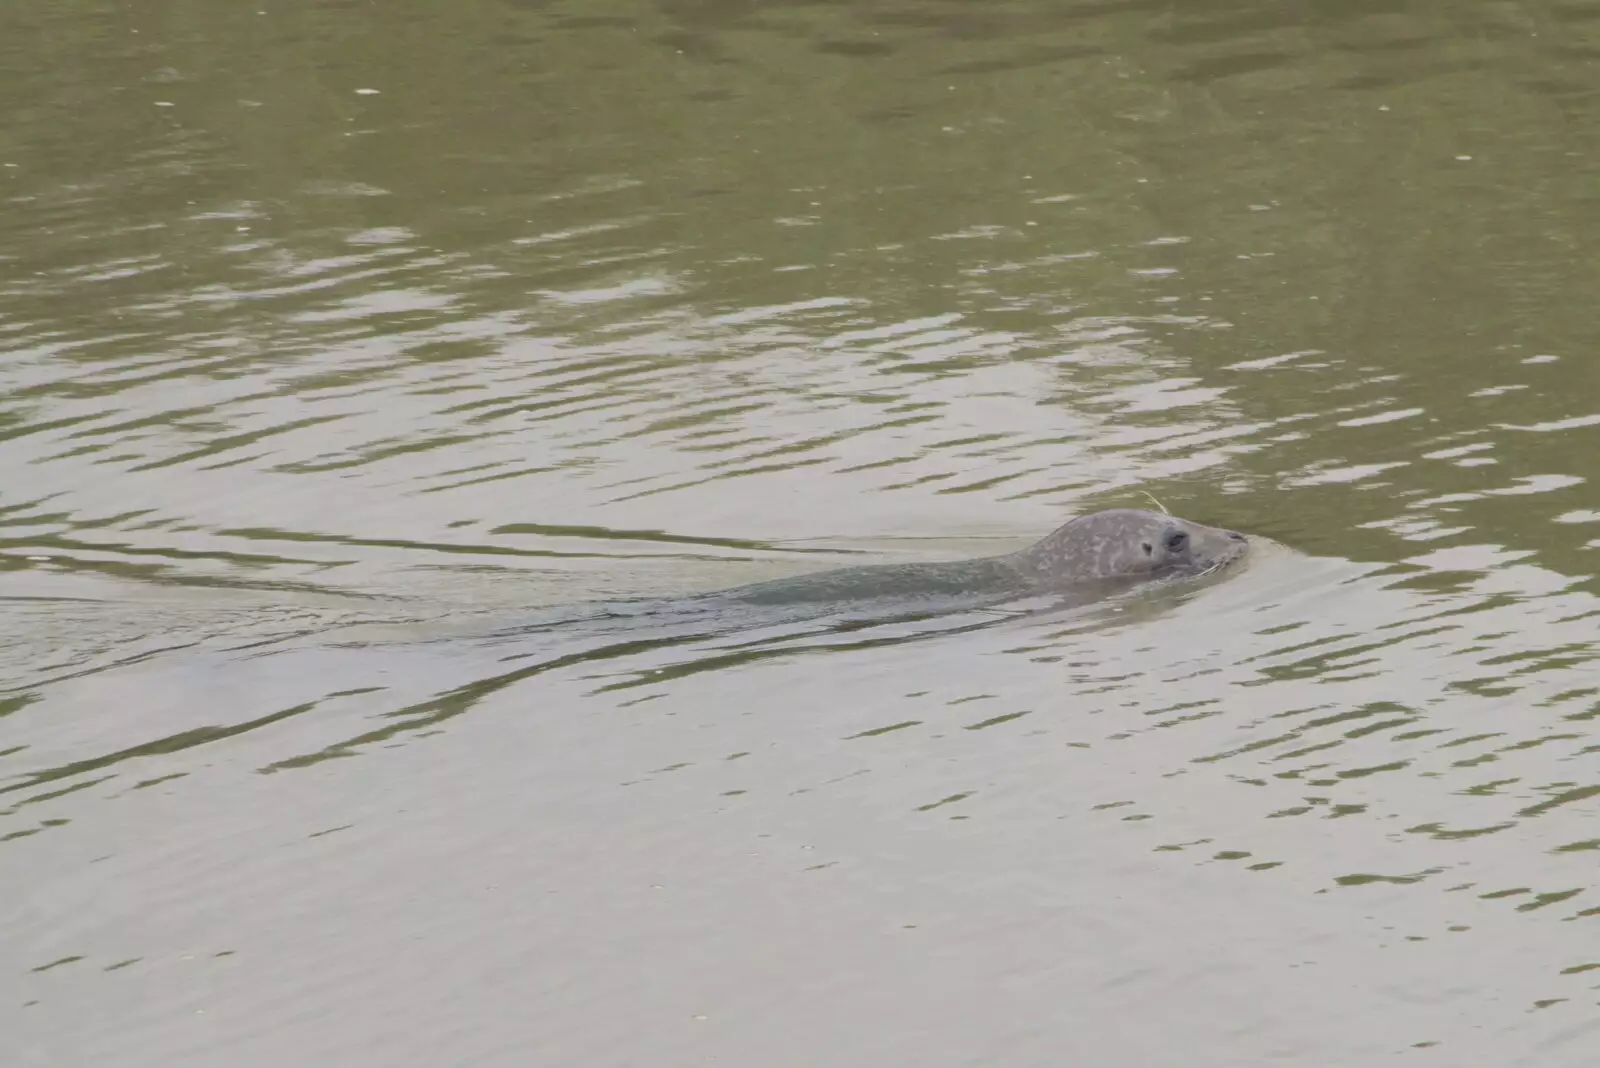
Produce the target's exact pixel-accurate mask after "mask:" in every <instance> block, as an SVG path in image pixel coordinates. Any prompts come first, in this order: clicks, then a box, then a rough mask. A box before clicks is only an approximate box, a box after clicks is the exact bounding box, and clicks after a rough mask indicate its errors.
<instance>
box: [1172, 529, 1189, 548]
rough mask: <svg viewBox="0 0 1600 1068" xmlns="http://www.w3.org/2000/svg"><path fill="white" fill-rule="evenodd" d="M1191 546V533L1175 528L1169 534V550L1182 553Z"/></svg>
mask: <svg viewBox="0 0 1600 1068" xmlns="http://www.w3.org/2000/svg"><path fill="white" fill-rule="evenodd" d="M1188 547H1189V535H1187V534H1185V533H1184V532H1183V531H1181V530H1174V531H1173V532H1172V533H1171V534H1168V535H1167V552H1169V553H1181V552H1183V550H1184V549H1186V548H1188Z"/></svg>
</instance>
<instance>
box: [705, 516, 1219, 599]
mask: <svg viewBox="0 0 1600 1068" xmlns="http://www.w3.org/2000/svg"><path fill="white" fill-rule="evenodd" d="M1248 548H1249V542H1248V541H1247V540H1246V539H1245V536H1244V535H1243V534H1239V533H1236V532H1235V531H1231V530H1223V529H1221V528H1218V527H1208V526H1204V525H1202V524H1200V523H1194V522H1190V521H1189V520H1187V519H1180V518H1178V517H1177V516H1172V515H1166V514H1164V513H1161V512H1151V511H1146V510H1144V509H1139V508H1113V509H1110V510H1108V511H1104V512H1092V513H1090V514H1088V515H1083V516H1079V517H1077V518H1076V519H1073V520H1071V521H1069V522H1067V523H1065V524H1063V525H1062V526H1060V527H1058V528H1057V529H1056V530H1055V531H1053V532H1051V533H1050V534H1048V535H1046V536H1045V537H1044V538H1042V539H1041V540H1039V541H1037V542H1035V543H1034V544H1033V545H1030V546H1029V547H1028V548H1026V549H1022V550H1020V551H1018V552H1014V553H1007V554H1006V555H1004V556H986V557H979V558H978V559H975V560H957V561H952V562H950V563H928V564H879V565H866V566H862V567H845V568H839V569H838V570H834V571H822V572H818V573H816V574H812V575H800V576H797V577H794V578H785V579H773V580H771V581H768V582H757V583H753V584H751V585H748V586H738V587H735V588H733V589H731V590H724V591H722V592H721V593H720V594H717V595H714V596H719V597H721V598H723V599H727V600H735V601H742V602H745V603H749V604H798V603H802V602H808V601H847V600H862V599H879V598H889V597H909V598H938V597H1004V596H1017V597H1026V596H1030V595H1037V594H1052V593H1068V592H1072V591H1073V590H1074V589H1075V588H1078V587H1084V586H1098V585H1106V584H1111V585H1126V584H1129V583H1137V582H1139V581H1142V580H1147V579H1156V578H1168V577H1173V578H1177V577H1188V576H1195V575H1201V574H1205V573H1206V572H1209V571H1214V570H1216V569H1218V568H1220V567H1224V566H1226V565H1227V564H1229V563H1231V562H1233V561H1234V560H1235V559H1237V558H1238V557H1240V556H1241V555H1243V554H1244V553H1245V552H1246V551H1247V550H1248Z"/></svg>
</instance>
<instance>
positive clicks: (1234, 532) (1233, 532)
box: [1228, 530, 1250, 541]
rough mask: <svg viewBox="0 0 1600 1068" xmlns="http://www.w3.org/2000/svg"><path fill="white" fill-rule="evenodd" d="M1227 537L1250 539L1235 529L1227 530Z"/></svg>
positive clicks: (1235, 539) (1242, 539)
mask: <svg viewBox="0 0 1600 1068" xmlns="http://www.w3.org/2000/svg"><path fill="white" fill-rule="evenodd" d="M1228 537H1230V538H1232V539H1233V540H1234V541H1249V540H1250V539H1248V538H1246V537H1245V536H1244V535H1243V534H1240V533H1239V532H1238V531H1237V530H1230V531H1228Z"/></svg>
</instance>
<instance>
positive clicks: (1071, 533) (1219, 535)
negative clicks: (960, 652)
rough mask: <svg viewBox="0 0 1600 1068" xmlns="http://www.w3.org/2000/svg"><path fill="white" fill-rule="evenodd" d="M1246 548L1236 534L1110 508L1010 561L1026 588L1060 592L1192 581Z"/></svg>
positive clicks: (1080, 519)
mask: <svg viewBox="0 0 1600 1068" xmlns="http://www.w3.org/2000/svg"><path fill="white" fill-rule="evenodd" d="M1248 549H1249V542H1248V540H1246V538H1245V536H1244V535H1243V534H1240V533H1238V532H1237V531H1232V530H1223V529H1222V528H1220V527H1208V526H1205V525H1203V524H1200V523H1193V522H1190V521H1189V520H1187V519H1180V518H1178V517H1177V516H1173V515H1166V514H1164V513H1162V512H1150V511H1146V510H1144V509H1141V508H1113V509H1110V510H1108V511H1104V512H1092V513H1090V514H1089V515H1084V516H1079V517H1078V518H1076V519H1073V520H1071V521H1069V522H1067V523H1066V524H1064V525H1063V526H1061V527H1058V528H1057V529H1056V530H1055V531H1054V532H1052V533H1050V534H1048V535H1046V536H1045V537H1044V538H1043V539H1042V540H1040V541H1039V542H1037V543H1035V544H1034V545H1032V546H1030V547H1029V548H1027V549H1024V550H1022V551H1021V552H1019V553H1017V554H1015V556H1014V557H1013V563H1014V564H1015V566H1016V567H1017V569H1018V570H1019V571H1020V572H1021V573H1022V574H1023V576H1024V577H1025V578H1026V580H1027V581H1028V583H1029V585H1031V586H1034V587H1036V588H1039V589H1061V588H1063V587H1065V586H1070V585H1073V584H1076V583H1081V582H1090V581H1093V580H1096V579H1115V578H1130V579H1145V578H1158V577H1168V576H1170V577H1173V578H1185V577H1194V576H1196V575H1203V574H1206V573H1207V572H1210V571H1215V570H1217V569H1219V568H1222V567H1226V566H1227V565H1228V564H1230V563H1232V562H1233V561H1234V560H1237V559H1238V558H1239V557H1240V556H1243V555H1244V553H1245V552H1246V551H1247V550H1248Z"/></svg>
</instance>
